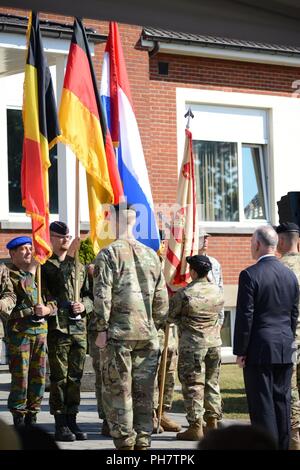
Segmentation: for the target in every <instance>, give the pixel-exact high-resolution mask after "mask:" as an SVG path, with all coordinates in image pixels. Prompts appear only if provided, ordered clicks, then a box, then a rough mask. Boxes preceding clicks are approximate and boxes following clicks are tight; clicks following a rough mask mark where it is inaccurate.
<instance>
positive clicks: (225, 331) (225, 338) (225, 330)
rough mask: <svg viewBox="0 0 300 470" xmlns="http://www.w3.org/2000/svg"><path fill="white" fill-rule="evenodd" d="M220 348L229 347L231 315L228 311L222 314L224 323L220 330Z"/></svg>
mask: <svg viewBox="0 0 300 470" xmlns="http://www.w3.org/2000/svg"><path fill="white" fill-rule="evenodd" d="M221 338H222V346H223V347H230V346H231V315H230V311H229V310H225V312H224V323H223V327H222V329H221Z"/></svg>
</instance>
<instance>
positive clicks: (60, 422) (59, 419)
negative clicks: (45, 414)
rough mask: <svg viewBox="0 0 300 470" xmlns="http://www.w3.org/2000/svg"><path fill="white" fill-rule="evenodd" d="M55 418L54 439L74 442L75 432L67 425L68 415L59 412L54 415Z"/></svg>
mask: <svg viewBox="0 0 300 470" xmlns="http://www.w3.org/2000/svg"><path fill="white" fill-rule="evenodd" d="M54 419H55V435H54V439H55V440H56V441H62V442H73V441H75V439H76V436H75V434H73V433H72V432H71V431H70V429H69V428H68V426H67V420H66V415H63V414H57V415H54Z"/></svg>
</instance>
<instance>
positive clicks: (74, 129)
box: [59, 18, 123, 252]
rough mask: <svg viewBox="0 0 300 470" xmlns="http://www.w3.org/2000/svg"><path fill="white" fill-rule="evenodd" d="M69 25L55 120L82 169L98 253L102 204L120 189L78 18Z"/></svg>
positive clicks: (115, 196) (114, 197)
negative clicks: (59, 97)
mask: <svg viewBox="0 0 300 470" xmlns="http://www.w3.org/2000/svg"><path fill="white" fill-rule="evenodd" d="M73 28H74V29H73V36H72V40H71V46H70V51H69V57H68V63H67V68H66V74H65V79H64V86H63V92H62V98H61V104H60V110H59V120H60V125H61V131H62V141H63V142H64V143H65V144H67V145H69V146H70V148H71V149H72V151H73V152H74V154H75V155H76V157H77V158H78V159H79V161H80V162H81V163H82V165H83V166H84V168H85V170H86V174H87V189H88V199H89V212H90V237H91V240H92V242H93V245H94V250H95V252H98V251H99V248H101V246H104V245H105V243H103V236H104V234H103V233H102V231H103V226H104V224H105V221H104V219H105V211H104V210H103V204H111V203H113V204H114V203H118V202H119V201H120V198H121V197H122V195H123V188H122V184H121V180H120V175H119V171H118V167H117V163H116V158H115V153H114V149H113V145H112V141H111V136H110V133H109V130H108V127H107V124H106V121H105V115H104V111H103V108H102V103H101V101H100V97H99V92H98V89H97V82H96V76H95V72H94V68H93V63H92V58H91V54H90V50H89V45H88V41H87V37H86V34H85V30H84V27H83V24H82V22H81V20H80V19H78V18H76V19H75V21H74V27H73ZM99 238H100V240H99ZM101 238H102V243H101ZM106 244H107V243H106Z"/></svg>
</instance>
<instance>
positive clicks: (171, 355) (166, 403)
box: [153, 325, 178, 411]
mask: <svg viewBox="0 0 300 470" xmlns="http://www.w3.org/2000/svg"><path fill="white" fill-rule="evenodd" d="M158 339H159V349H160V353H161V354H162V352H163V349H164V343H165V332H164V331H163V330H159V331H158ZM160 359H161V356H160ZM177 362H178V338H177V331H176V326H175V325H173V326H171V327H170V331H169V343H168V352H167V363H166V378H165V388H164V397H163V410H164V411H168V410H170V409H171V407H172V402H173V394H174V387H175V379H176V371H177ZM161 380H162V363H161V361H160V362H159V369H158V373H157V375H156V377H155V384H154V397H153V406H154V409H155V410H157V408H158V405H159V389H160V386H161Z"/></svg>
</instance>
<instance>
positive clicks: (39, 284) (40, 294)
mask: <svg viewBox="0 0 300 470" xmlns="http://www.w3.org/2000/svg"><path fill="white" fill-rule="evenodd" d="M36 281H37V290H38V299H37V303H38V304H41V303H42V281H41V263H39V264H38V265H37V268H36Z"/></svg>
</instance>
